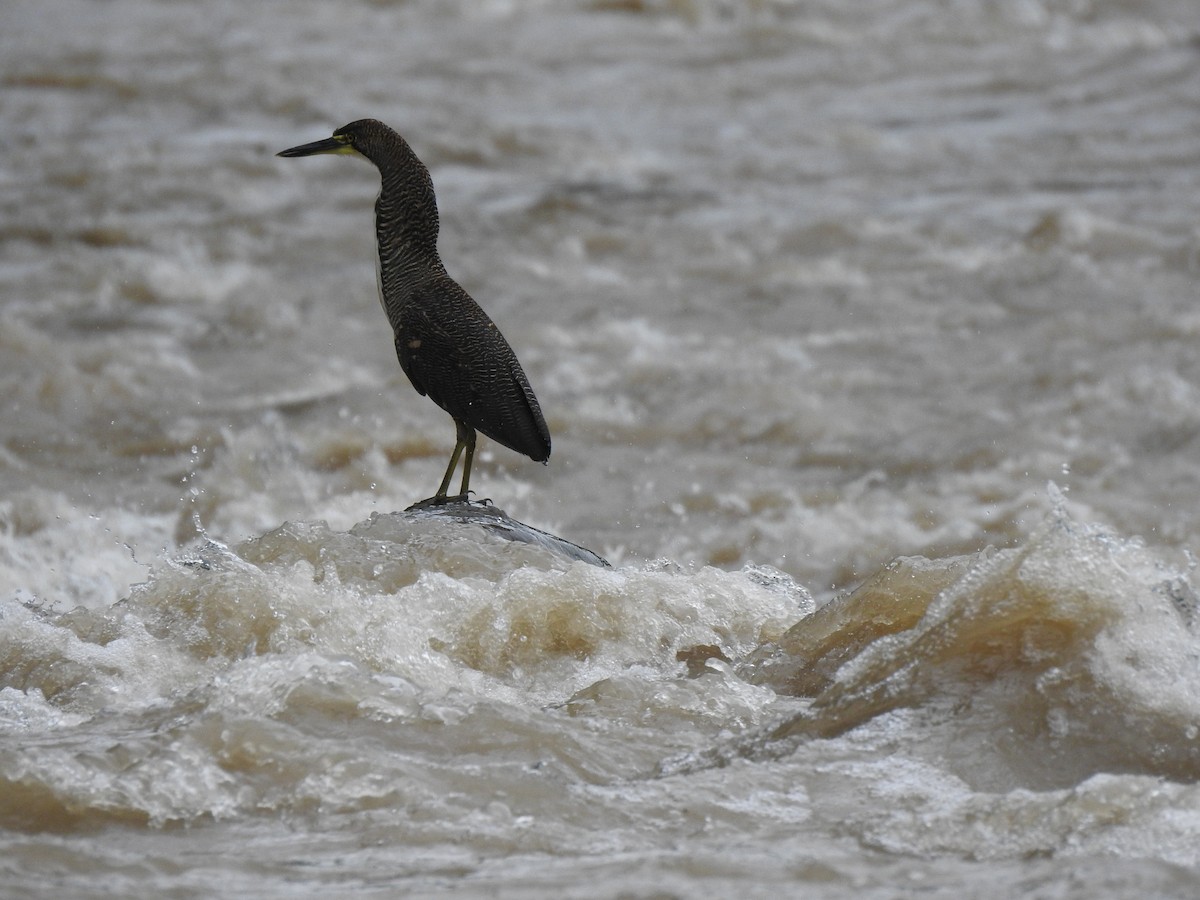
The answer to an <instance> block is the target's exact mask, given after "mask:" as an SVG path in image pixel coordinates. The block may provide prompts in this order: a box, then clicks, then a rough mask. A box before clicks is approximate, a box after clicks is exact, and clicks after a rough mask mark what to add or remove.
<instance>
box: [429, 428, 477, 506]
mask: <svg viewBox="0 0 1200 900" xmlns="http://www.w3.org/2000/svg"><path fill="white" fill-rule="evenodd" d="M454 425H455V427H456V428H457V429H458V441H457V442H456V443H455V444H454V452H453V453H451V454H450V465H448V466H446V474H445V475H443V476H442V483H441V485H440V486H439V487H438V489H437V493H436V494H434V495H433V496H432V497H430V498H429V499H430V500H432V501H433V502H434V504H441V503H447V502H449V501H450V500H466V499H468V495H467V485H468V484H469V483H470V481H471V463H472V462H473V461H474V460H475V429H474V428H472V427H471V426H470V425H468V424H466V423H465V422H460V421H458V420H457V419H455V420H454ZM463 450H466V451H467V455H466V457H465V458H464V459H463V476H462V490H461V491H460V492H459V494H458V496H455V497H448V496H446V493H447V491H449V490H450V479H451V478H452V477H453V476H454V468H455V467H456V466H457V465H458V458H459V457H460V456H462V453H463Z"/></svg>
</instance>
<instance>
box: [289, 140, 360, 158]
mask: <svg viewBox="0 0 1200 900" xmlns="http://www.w3.org/2000/svg"><path fill="white" fill-rule="evenodd" d="M354 152H355V150H354V148H353V147H351V146H350V144H349V143H347V141H346V139H345V138H341V137H331V138H325V140H323V141H313V142H312V143H311V144H301V145H300V146H299V147H291V148H290V149H288V150H280V151H279V152H278V153H276V154H275V155H276V156H316V155H317V154H318V153H354Z"/></svg>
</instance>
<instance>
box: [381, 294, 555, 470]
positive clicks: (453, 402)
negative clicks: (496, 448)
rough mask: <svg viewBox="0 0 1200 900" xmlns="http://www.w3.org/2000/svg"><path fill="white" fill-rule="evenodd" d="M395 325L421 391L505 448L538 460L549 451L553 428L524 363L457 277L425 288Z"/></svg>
mask: <svg viewBox="0 0 1200 900" xmlns="http://www.w3.org/2000/svg"><path fill="white" fill-rule="evenodd" d="M394 324H395V326H396V355H397V357H398V358H399V360H400V367H401V368H402V369H403V370H404V373H405V374H406V375H407V376H408V378H409V380H410V381H411V382H412V384H413V387H415V388H416V389H417V390H418V391H419V392H420V393H422V394H427V395H428V396H429V398H430V399H431V400H433V401H434V402H435V403H436V404H437V405H438V406H440V407H441V408H442V409H444V410H446V412H448V413H449V414H450V415H451V416H453V417H454V418H455V419H457V420H460V421H462V422H465V423H467V424H468V425H470V426H471V427H472V428H475V429H476V430H478V431H481V432H483V433H484V434H485V435H487V436H488V437H490V438H491V439H492V440H494V441H497V442H498V443H501V444H503V445H504V446H506V447H509V448H511V449H513V450H516V451H517V452H519V453H524V454H526V455H527V456H530V457H532V458H533V459H535V460H544V459H546V458H547V457H548V456H549V455H550V433H549V430H548V429H547V428H546V423H545V420H544V419H543V417H542V411H541V408H540V406H539V405H538V402H537V397H535V396H534V393H533V390H532V389H531V388H530V386H529V382H528V380H527V379H526V377H525V373H524V371H523V370H522V369H521V364H520V363H519V362H518V361H517V357H516V355H515V354H514V353H513V351H512V348H511V347H510V346H509V345H508V342H507V341H506V340H505V339H504V336H503V335H502V334H501V333H500V330H499V329H498V328H497V327H496V325H495V324H494V323H493V322H492V320H491V319H490V318H488V316H487V314H486V313H485V312H484V311H483V310H482V309H481V308H480V307H479V305H478V304H476V303H475V301H474V300H472V299H471V297H470V296H469V295H468V294H467V293H466V291H464V290H463V289H462V288H461V287H459V286H458V284H456V283H454V282H453V281H450V280H449V279H447V280H446V281H445V282H441V283H438V284H436V285H431V286H429V287H427V288H421V289H418V290H417V291H415V292H414V293H413V295H412V296H411V298H410V299H409V301H408V302H406V303H405V304H404V306H403V308H401V309H400V310H399V311H398V315H397V317H396V321H395V322H394Z"/></svg>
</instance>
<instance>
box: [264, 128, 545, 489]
mask: <svg viewBox="0 0 1200 900" xmlns="http://www.w3.org/2000/svg"><path fill="white" fill-rule="evenodd" d="M323 153H337V154H343V155H349V156H361V157H365V158H366V159H367V160H368V161H370V162H372V163H374V164H375V167H376V168H377V169H379V174H380V191H379V197H378V199H377V200H376V201H375V237H376V241H377V243H378V250H379V268H378V276H379V278H378V286H379V300H380V303H381V304H382V305H383V311H384V312H385V313H386V314H387V318H388V321H389V322H390V323H391V326H392V331H393V332H394V335H395V345H396V356H397V358H398V359H399V360H400V368H401V369H402V370H403V371H404V374H405V375H407V376H408V380H409V381H410V382H412V386H413V387H414V388H416V390H417V393H419V394H421V395H422V396H428V397H429V399H431V400H432V401H433V402H434V403H436V404H437V405H438V406H440V407H441V408H442V409H443V410H445V411H446V412H447V413H449V414H450V417H451V418H452V419H454V426H455V432H456V435H455V436H456V442H455V445H454V451H453V453H451V455H450V464H449V465H448V466H447V467H446V474H445V476H444V477H443V478H442V483H441V485H440V486H439V487H438V489H437V493H435V494H434V495H433V496H432V497H430V498H429V499H428V500H422V501H420V503H418V504H416V506H425V505H435V506H436V505H441V504H445V503H449V502H452V501H460V500H461V501H466V502H470V490H469V486H470V481H471V464H472V463H473V462H474V459H475V442H476V432H481V433H483V434H484V435H486V436H487V437H489V438H491V439H492V440H493V441H495V442H496V443H498V444H502V445H503V446H505V447H508V448H509V449H510V450H515V451H516V452H517V453H522V454H524V455H525V456H528V457H529V458H530V459H532V460H534V461H535V462H541V463H545V462H546V461H547V460H548V459H549V458H550V430H549V428H547V427H546V420H545V418H544V417H543V415H542V409H541V406H540V405H539V404H538V401H537V397H536V396H535V395H534V393H533V388H531V387H530V386H529V379H528V378H526V377H525V371H524V370H523V369H522V368H521V364H520V362H519V361H518V360H517V355H516V353H514V352H513V349H512V347H511V346H509V343H508V341H506V340H505V339H504V335H502V334H501V333H500V329H499V328H497V327H496V324H495V323H494V322H493V321H492V320H491V318H489V317H488V315H487V313H485V312H484V311H483V309H482V308H481V307H480V306H479V304H478V303H476V302H475V301H474V300H473V299H472V298H471V296H470V295H469V294H468V293H467V292H466V291H465V290H464V289H463V288H462V286H461V285H459V284H458V282H456V281H455V280H454V279H453V278H451V277H450V275H449V274H447V272H446V267H445V266H444V265H443V264H442V259H441V256H439V254H438V249H437V243H438V207H437V198H436V196H435V194H434V190H433V179H432V177H431V176H430V174H429V169H428V168H426V166H425V164H424V163H422V162H421V160H420V159H418V158H417V155H416V153H414V152H413V150H412V148H411V147H410V146H409V144H408V142H407V141H406V140H405V139H404V138H403V137H401V136H400V135H399V134H398V133H397V132H395V131H393V130H392V129H391V128H389V127H388V126H387V125H385V124H383V123H382V122H380V121H378V120H376V119H359V120H357V121H354V122H351V123H350V124H348V125H343V126H342V127H341V128H338V129H337V130H336V131H334V133H333V136H332V137H328V138H325V139H323V140H319V141H313V142H312V143H309V144H301V145H299V146H297V147H291V148H289V149H287V150H282V151H280V152H279V153H278V154H276V155H277V156H282V157H297V156H315V155H317V154H323ZM460 456H461V457H463V469H462V482H461V485H460V489H459V493H458V494H457V495H455V496H448V495H449V489H450V482H451V479H452V478H453V476H454V471H455V468H456V467H457V465H458V462H459V457H460Z"/></svg>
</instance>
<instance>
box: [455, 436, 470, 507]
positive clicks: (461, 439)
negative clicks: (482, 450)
mask: <svg viewBox="0 0 1200 900" xmlns="http://www.w3.org/2000/svg"><path fill="white" fill-rule="evenodd" d="M456 424H457V425H458V443H459V445H460V446H462V445H463V444H465V445H466V448H467V455H466V456H464V457H463V479H462V490H461V491H459V494H460V495H462V498H463V499H464V500H469V499H470V494H469V492H468V491H467V485H468V484H469V483H470V481H471V463H473V462H474V461H475V429H474V428H472V427H471V426H470V425H464V424H463V423H462V422H458V423H456Z"/></svg>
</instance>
